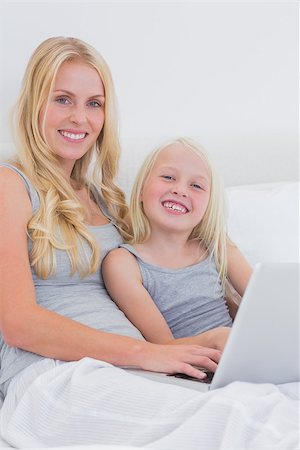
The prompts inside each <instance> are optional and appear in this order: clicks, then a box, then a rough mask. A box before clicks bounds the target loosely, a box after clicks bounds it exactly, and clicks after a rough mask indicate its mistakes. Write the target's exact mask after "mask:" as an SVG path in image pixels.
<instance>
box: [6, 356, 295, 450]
mask: <svg viewBox="0 0 300 450" xmlns="http://www.w3.org/2000/svg"><path fill="white" fill-rule="evenodd" d="M298 387H299V386H298V385H297V383H295V384H290V385H288V386H286V387H285V388H284V389H281V388H280V387H277V386H274V385H271V384H249V383H241V382H236V383H232V384H230V385H229V386H227V387H225V388H223V389H219V390H216V391H211V392H208V393H200V392H199V393H198V392H197V391H195V390H189V389H185V388H182V387H179V386H174V385H166V384H163V383H156V382H154V381H151V380H148V379H145V378H141V377H136V376H134V375H132V374H129V373H127V372H126V371H124V370H122V369H118V368H116V367H113V366H111V365H109V364H107V363H105V362H102V361H96V360H94V359H91V358H84V359H82V360H81V361H78V362H71V363H59V362H56V361H53V360H45V361H43V362H40V363H37V364H35V365H33V366H31V367H29V368H28V369H26V370H25V371H24V373H23V374H22V376H21V377H19V378H18V379H16V380H14V382H13V383H12V385H11V386H10V389H9V391H8V395H7V398H6V400H5V402H4V405H3V408H2V411H1V412H2V414H1V421H0V425H1V433H2V437H3V438H4V439H6V440H7V442H9V443H10V444H11V445H12V446H14V447H16V448H47V447H52V448H53V447H56V448H59V447H63V446H68V449H69V450H70V448H72V447H73V448H76V447H77V448H80V446H82V448H87V446H91V447H90V449H93V448H94V449H97V448H99V450H100V449H101V448H103V449H104V448H105V449H106V448H107V449H113V448H114V446H119V448H120V449H123V450H126V449H133V448H149V449H156V450H162V449H164V450H168V449H170V450H177V449H178V450H182V449H184V450H202V449H203V450H208V449H210V450H218V449H230V450H232V449H235V450H236V449H239V450H240V449H245V450H246V449H249V450H250V449H251V450H253V449H255V450H260V449H261V450H271V449H272V450H283V449H284V450H296V449H298V448H299V447H298V446H299V425H298V424H299V403H298V399H297V391H298ZM78 446H79V447H78ZM102 446H103V447H102ZM117 448H118V447H117Z"/></svg>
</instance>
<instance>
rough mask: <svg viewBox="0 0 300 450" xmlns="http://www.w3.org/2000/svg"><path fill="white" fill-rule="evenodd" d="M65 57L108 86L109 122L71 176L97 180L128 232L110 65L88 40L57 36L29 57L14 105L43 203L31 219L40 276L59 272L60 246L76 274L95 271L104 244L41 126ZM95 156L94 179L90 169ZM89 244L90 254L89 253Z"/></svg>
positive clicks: (24, 156) (22, 152)
mask: <svg viewBox="0 0 300 450" xmlns="http://www.w3.org/2000/svg"><path fill="white" fill-rule="evenodd" d="M66 61H80V62H83V63H85V64H88V65H90V66H91V67H93V68H94V69H96V70H97V72H98V73H99V75H100V78H101V80H102V82H103V85H104V89H105V97H106V99H105V106H104V108H105V109H104V114H105V116H104V117H105V122H104V126H103V128H102V131H101V133H100V135H99V137H98V139H97V141H96V143H95V145H94V147H93V148H91V149H90V151H88V152H87V153H86V154H85V155H84V156H83V157H82V158H81V159H79V160H77V161H76V162H75V165H74V168H73V171H72V174H71V180H72V183H73V184H74V186H76V188H77V189H79V188H81V187H83V186H87V187H88V189H90V188H91V184H94V185H95V186H96V187H97V188H98V189H99V191H100V192H101V194H102V196H103V198H104V201H105V203H106V205H107V208H108V211H109V213H110V214H111V216H112V217H113V218H114V219H115V220H116V223H117V225H118V227H119V229H120V231H121V234H122V235H124V237H126V236H127V232H128V226H127V224H126V222H125V220H124V219H125V217H126V215H127V207H126V204H125V198H124V194H123V192H122V191H121V190H120V189H119V188H118V187H117V186H116V185H115V183H114V177H115V175H116V173H117V170H118V162H119V156H120V144H119V139H118V123H117V112H116V97H115V91H114V86H113V81H112V77H111V73H110V70H109V67H108V65H107V63H106V62H105V60H104V59H103V57H102V56H101V55H100V54H99V53H98V52H97V51H96V50H95V49H94V48H93V47H91V46H90V45H88V44H87V43H85V42H83V41H81V40H79V39H75V38H71V37H52V38H49V39H46V40H45V41H44V42H42V43H41V44H40V45H39V46H38V47H37V49H36V50H35V52H34V53H33V55H32V57H31V59H30V60H29V63H28V66H27V69H26V72H25V75H24V79H23V83H22V87H21V91H20V95H19V98H18V101H17V103H16V106H15V109H14V121H15V129H16V137H17V141H18V148H19V156H18V161H17V163H19V165H20V166H21V168H22V170H23V171H24V173H25V174H26V175H27V176H28V177H29V179H30V180H31V181H32V182H33V185H34V186H35V188H36V189H37V192H38V194H39V198H40V208H39V210H38V211H37V212H36V213H35V214H34V215H33V217H32V218H31V220H30V221H29V223H28V233H29V235H30V238H31V239H32V249H31V252H30V260H31V264H32V266H33V267H34V269H35V271H36V273H37V275H38V276H40V277H41V278H47V277H48V276H50V275H52V274H53V273H55V270H56V257H55V250H56V249H60V250H65V251H67V253H68V256H69V259H70V263H71V270H72V273H74V272H75V271H77V270H78V271H79V272H80V274H81V275H82V276H85V275H88V274H91V273H93V272H96V270H97V269H98V266H99V248H98V244H97V243H96V240H95V238H94V237H93V236H92V234H91V233H90V231H89V229H88V227H87V226H86V225H85V223H84V220H85V213H84V210H83V207H82V205H81V204H80V202H79V200H78V198H77V197H76V195H75V192H74V190H73V188H72V187H71V185H70V183H69V182H68V181H67V180H66V178H65V177H64V175H63V172H62V170H61V169H60V167H59V164H58V161H57V157H56V155H55V153H54V152H53V150H52V149H51V148H50V147H49V145H48V144H47V142H46V140H45V138H44V136H43V134H42V132H41V129H40V126H39V115H40V111H41V108H42V106H43V105H44V104H45V103H47V102H48V101H49V96H50V94H51V92H52V90H53V87H54V81H55V77H56V74H57V72H58V70H59V68H60V67H61V65H62V64H63V63H64V62H66ZM92 157H93V158H94V159H95V163H94V170H93V174H92V177H91V180H90V181H88V180H87V171H88V167H89V165H90V162H91V160H92ZM86 243H87V244H88V246H89V247H90V250H91V253H90V254H86V252H85V251H84V247H85V245H86Z"/></svg>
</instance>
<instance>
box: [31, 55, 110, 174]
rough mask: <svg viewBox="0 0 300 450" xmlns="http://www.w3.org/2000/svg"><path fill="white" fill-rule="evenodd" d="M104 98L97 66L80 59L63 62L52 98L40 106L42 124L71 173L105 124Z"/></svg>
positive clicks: (62, 163) (65, 166)
mask: <svg viewBox="0 0 300 450" xmlns="http://www.w3.org/2000/svg"><path fill="white" fill-rule="evenodd" d="M104 101H105V92H104V86H103V83H102V80H101V78H100V76H99V74H98V72H97V71H96V69H94V68H93V67H92V66H90V65H88V64H86V63H84V62H81V61H68V62H64V63H63V64H62V65H61V67H60V68H59V70H58V72H57V76H56V79H55V82H54V89H53V92H51V93H50V96H49V102H48V103H47V102H45V104H44V105H43V107H42V109H41V112H40V116H39V125H40V130H41V133H42V135H43V136H44V139H45V140H46V142H47V144H48V145H49V146H50V147H51V149H52V150H53V151H54V152H55V154H56V155H57V156H58V158H59V161H60V163H61V166H62V168H63V169H64V170H65V171H66V172H67V173H68V175H70V173H71V171H72V169H73V166H74V164H75V161H76V160H78V159H80V158H81V157H82V156H84V155H85V154H86V153H87V152H88V151H89V150H90V149H91V148H92V147H93V145H94V143H95V142H96V140H97V138H98V136H99V134H100V132H101V130H102V128H103V124H104Z"/></svg>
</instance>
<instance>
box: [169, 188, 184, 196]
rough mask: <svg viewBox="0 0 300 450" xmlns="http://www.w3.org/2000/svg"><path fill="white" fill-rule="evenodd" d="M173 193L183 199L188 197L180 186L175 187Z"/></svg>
mask: <svg viewBox="0 0 300 450" xmlns="http://www.w3.org/2000/svg"><path fill="white" fill-rule="evenodd" d="M172 193H173V194H175V195H179V196H181V197H187V193H186V191H185V189H183V188H181V187H180V186H174V187H173V189H172Z"/></svg>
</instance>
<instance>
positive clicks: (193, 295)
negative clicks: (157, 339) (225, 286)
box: [120, 244, 232, 338]
mask: <svg viewBox="0 0 300 450" xmlns="http://www.w3.org/2000/svg"><path fill="white" fill-rule="evenodd" d="M120 247H123V248H125V249H127V250H128V251H129V252H130V253H132V254H133V255H134V256H135V257H136V259H137V263H138V265H139V268H140V272H141V276H142V281H143V285H144V287H145V289H147V291H148V292H149V294H150V296H151V297H152V299H153V301H154V302H155V304H156V306H157V307H158V309H159V310H160V312H161V313H162V315H163V316H164V318H165V320H166V321H167V323H168V325H169V327H170V329H171V331H172V333H173V336H174V337H175V338H181V337H186V336H195V335H196V334H199V333H203V332H204V331H207V330H210V329H212V328H216V327H221V326H222V327H223V326H231V325H232V319H231V317H230V315H229V312H228V308H227V306H226V303H225V298H224V293H223V290H222V287H221V284H220V281H219V277H218V271H217V268H216V265H215V262H214V259H213V258H212V257H208V258H206V259H205V260H203V261H201V262H199V263H197V264H194V265H192V266H188V267H184V268H180V269H166V268H163V267H159V266H155V265H153V264H149V263H147V262H145V261H144V260H143V259H142V258H141V257H140V256H139V254H138V252H137V251H136V250H135V248H133V247H132V246H131V245H128V244H122V245H120Z"/></svg>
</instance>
